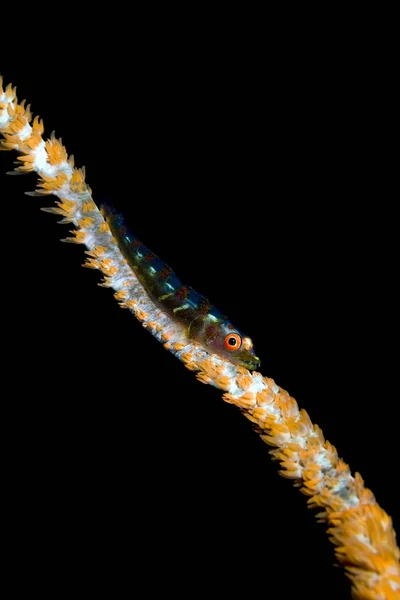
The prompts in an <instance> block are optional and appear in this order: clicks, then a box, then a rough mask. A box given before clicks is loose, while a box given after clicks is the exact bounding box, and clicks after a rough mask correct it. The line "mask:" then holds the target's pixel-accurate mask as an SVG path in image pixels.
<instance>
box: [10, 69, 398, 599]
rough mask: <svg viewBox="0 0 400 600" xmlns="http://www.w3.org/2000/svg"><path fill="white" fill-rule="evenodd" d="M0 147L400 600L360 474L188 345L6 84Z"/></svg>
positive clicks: (368, 572)
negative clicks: (33, 178)
mask: <svg viewBox="0 0 400 600" xmlns="http://www.w3.org/2000/svg"><path fill="white" fill-rule="evenodd" d="M0 132H1V133H2V136H3V140H2V141H1V148H2V149H4V150H16V151H17V152H19V156H18V161H19V163H21V164H20V165H19V166H18V167H17V169H16V171H18V172H22V173H26V172H30V171H34V172H36V173H37V174H38V177H39V183H38V186H37V189H36V190H35V191H34V192H31V193H30V195H35V196H36V195H38V196H45V195H49V194H54V195H55V196H57V198H58V200H57V206H56V207H54V208H46V209H43V210H46V211H47V212H52V213H54V214H57V215H60V216H61V217H62V222H63V223H71V224H72V225H73V226H74V229H73V231H72V232H71V236H70V237H67V238H66V239H65V240H64V241H66V242H70V243H77V244H84V245H85V246H86V247H87V251H86V254H87V258H86V262H85V265H84V266H86V267H88V268H92V269H98V270H100V271H101V272H102V274H103V275H104V282H103V285H104V286H107V287H111V288H113V289H114V290H115V297H116V299H117V300H118V302H119V303H120V304H121V306H122V307H124V308H128V309H129V310H130V311H132V312H133V313H134V314H135V316H136V317H137V319H139V321H141V322H142V324H143V326H144V327H146V328H147V329H149V331H150V332H151V333H152V334H153V335H154V336H155V337H156V338H157V339H158V340H159V341H160V342H161V343H163V345H164V347H165V348H166V349H168V350H170V351H171V352H173V354H175V355H176V356H177V357H178V358H179V359H180V360H181V361H182V362H183V363H184V365H185V366H186V367H187V368H188V369H190V370H192V371H195V372H196V377H197V378H198V379H199V380H200V381H201V382H202V383H207V384H211V385H213V386H215V387H217V388H219V389H220V390H222V391H223V392H224V393H223V399H224V400H225V402H228V403H231V404H235V405H236V406H237V407H238V408H240V410H241V411H242V412H243V414H244V415H245V416H246V417H247V419H249V420H250V421H251V422H252V423H253V424H254V426H255V428H256V430H257V431H258V433H259V434H260V436H261V438H262V439H263V440H264V441H265V442H266V443H267V444H269V445H270V446H271V447H272V449H271V450H270V454H271V455H272V457H273V458H274V459H275V460H278V461H279V462H280V465H281V470H280V474H281V475H282V476H283V477H286V478H288V479H291V480H293V482H294V485H295V486H296V487H299V488H300V490H301V491H302V492H303V493H304V494H305V495H306V496H307V497H308V505H309V506H310V508H316V509H318V513H317V518H318V519H319V521H321V522H325V523H327V524H328V533H329V539H330V540H331V542H332V543H333V544H334V545H335V551H336V556H337V559H338V561H339V562H340V563H341V564H342V565H343V566H344V568H345V569H346V572H347V575H348V577H349V578H350V579H351V582H352V593H353V597H354V598H356V599H358V600H383V599H386V600H395V599H397V600H399V599H400V564H399V558H400V551H399V548H398V546H397V545H396V538H395V533H394V530H393V527H392V521H391V518H390V517H389V516H388V515H387V514H386V513H385V511H384V510H383V509H382V508H380V506H379V505H378V504H377V502H376V500H375V498H374V495H373V494H372V492H371V491H370V490H369V489H367V488H365V486H364V482H363V480H362V478H361V476H360V475H359V474H358V473H356V474H355V475H354V476H353V475H352V474H351V472H350V469H349V467H348V465H347V464H346V463H344V462H343V461H342V460H341V459H340V458H339V457H338V454H337V451H336V449H335V448H334V447H333V446H332V445H331V444H330V443H329V442H328V441H326V440H325V439H324V436H323V434H322V431H321V430H320V428H319V427H318V426H317V425H314V424H313V423H312V422H311V420H310V418H309V416H308V414H307V413H306V411H305V410H303V409H301V410H300V409H299V407H298V405H297V403H296V401H295V400H294V399H293V398H292V397H291V396H290V395H289V394H288V393H287V392H286V391H285V390H283V389H281V388H280V387H279V386H277V385H276V384H275V382H274V381H273V380H272V379H269V378H267V377H263V376H262V375H261V374H260V373H257V372H252V373H250V372H249V371H247V370H246V369H243V368H241V367H236V366H234V365H233V364H232V363H230V362H228V361H225V360H223V359H221V358H219V357H218V356H216V355H214V354H211V353H208V352H207V351H206V350H205V349H204V348H203V347H201V346H200V345H198V344H196V343H194V342H193V341H191V340H188V339H187V337H186V335H185V331H184V329H183V328H181V327H180V326H179V325H177V323H176V322H174V321H173V320H172V318H171V317H169V316H168V315H166V314H165V313H164V312H163V311H162V310H161V309H160V308H159V307H157V306H155V305H154V304H153V302H152V301H151V299H150V298H149V297H148V295H147V294H146V292H145V290H144V288H143V286H142V285H141V283H140V282H139V281H138V279H137V277H136V275H135V273H134V272H133V271H132V269H131V267H130V266H129V265H128V264H127V262H126V260H125V259H124V257H123V256H122V254H121V253H120V250H119V248H118V245H117V243H116V241H115V240H114V238H113V236H112V234H111V232H110V229H109V227H108V225H107V223H106V222H105V220H104V218H103V216H102V214H101V212H100V210H99V209H98V207H97V206H96V204H95V203H94V201H93V199H92V195H91V190H90V188H89V186H88V185H87V184H86V182H85V170H84V169H77V168H75V166H74V160H73V158H72V157H68V155H67V152H66V150H65V148H64V146H63V144H62V142H61V140H58V139H57V138H56V137H55V136H54V135H51V137H50V139H48V140H47V141H44V139H43V138H42V134H43V123H42V122H41V121H40V120H39V119H38V117H35V118H34V119H33V121H32V115H31V112H30V109H29V106H28V107H25V103H24V102H22V103H18V100H17V97H16V90H15V89H14V88H13V87H12V86H11V85H9V86H8V87H7V88H6V89H5V90H4V89H3V87H2V79H1V78H0Z"/></svg>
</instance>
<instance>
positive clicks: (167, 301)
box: [101, 205, 260, 370]
mask: <svg viewBox="0 0 400 600" xmlns="http://www.w3.org/2000/svg"><path fill="white" fill-rule="evenodd" d="M101 211H102V214H103V217H104V218H105V220H106V222H107V223H108V225H109V227H110V229H111V232H112V234H113V236H114V238H115V240H116V241H117V244H118V247H119V249H120V250H121V252H122V254H123V255H124V257H125V258H126V260H127V261H128V263H129V264H130V265H131V267H132V269H133V270H134V272H135V274H136V275H137V277H138V279H139V281H140V283H141V284H142V285H143V287H144V288H145V290H146V292H147V293H148V294H149V296H150V298H151V299H152V300H153V301H154V302H155V304H156V305H157V306H159V307H160V308H161V309H163V310H165V311H166V312H167V313H168V314H169V315H171V316H173V318H174V319H176V321H177V322H178V323H180V324H181V325H183V326H184V327H185V328H186V332H187V336H188V338H189V339H190V340H195V341H197V342H198V343H200V344H201V345H202V346H204V348H205V349H206V350H208V351H210V352H215V353H216V354H218V355H219V356H221V357H223V358H226V359H228V360H230V361H231V362H233V363H235V364H238V365H240V366H243V367H246V368H247V369H250V370H253V369H256V368H257V367H258V366H259V365H260V361H259V359H258V358H257V356H255V353H254V350H253V343H252V341H251V340H250V338H248V337H246V336H244V335H243V334H242V333H241V332H240V331H239V330H238V329H237V328H236V327H234V326H233V325H232V323H231V322H230V321H229V319H227V318H226V317H225V316H224V315H223V314H222V313H221V312H220V311H219V310H218V309H217V308H216V307H215V306H213V305H212V304H211V303H210V302H209V301H208V300H207V298H206V297H205V296H203V295H202V294H199V293H198V292H196V291H195V290H194V289H193V288H192V287H190V286H188V285H184V284H183V283H182V281H181V280H180V279H179V277H178V276H177V275H176V274H175V272H174V271H173V270H172V269H171V268H170V267H169V266H168V265H167V264H166V263H165V262H164V261H162V260H161V259H160V258H159V257H158V256H156V255H155V254H154V253H153V252H152V251H151V250H149V248H147V246H145V244H143V243H142V242H141V241H140V240H139V239H138V238H137V237H136V236H135V234H134V233H132V231H130V229H129V228H128V227H127V226H126V224H125V220H124V217H123V216H122V214H121V213H119V212H117V211H115V210H114V209H113V208H110V207H109V206H108V205H102V207H101Z"/></svg>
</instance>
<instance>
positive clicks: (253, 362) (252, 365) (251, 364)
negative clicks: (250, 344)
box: [241, 356, 261, 371]
mask: <svg viewBox="0 0 400 600" xmlns="http://www.w3.org/2000/svg"><path fill="white" fill-rule="evenodd" d="M241 362H242V365H243V366H244V367H246V369H249V371H254V370H255V369H258V367H259V366H260V365H261V360H260V359H259V358H258V356H255V357H254V358H252V359H249V360H243V361H241Z"/></svg>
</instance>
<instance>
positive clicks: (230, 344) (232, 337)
mask: <svg viewBox="0 0 400 600" xmlns="http://www.w3.org/2000/svg"><path fill="white" fill-rule="evenodd" d="M241 345H242V338H241V336H240V335H239V334H238V333H228V335H227V336H226V338H225V340H224V346H225V348H226V349H227V350H230V351H231V352H234V351H235V350H239V348H240V346H241Z"/></svg>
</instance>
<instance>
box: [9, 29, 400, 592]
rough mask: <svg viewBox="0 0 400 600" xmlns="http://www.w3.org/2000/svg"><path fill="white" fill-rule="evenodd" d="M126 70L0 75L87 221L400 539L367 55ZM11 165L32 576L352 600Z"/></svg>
mask: <svg viewBox="0 0 400 600" xmlns="http://www.w3.org/2000/svg"><path fill="white" fill-rule="evenodd" d="M189 37H190V36H189ZM133 47H134V49H135V51H134V52H133V53H132V56H131V57H129V58H128V57H127V56H126V54H124V53H123V52H121V53H119V52H118V50H114V51H113V52H111V50H110V45H109V44H107V43H105V44H104V49H103V50H102V51H99V48H98V47H97V48H96V49H95V50H93V52H91V51H90V50H89V51H88V52H87V53H86V54H85V55H84V56H82V57H80V58H79V59H75V57H73V58H71V59H69V60H61V59H60V60H59V61H54V66H51V67H47V68H44V64H45V62H46V56H47V55H48V54H51V53H52V52H55V50H51V49H50V48H49V47H43V56H42V63H38V64H35V62H33V61H25V65H24V66H23V63H19V64H17V63H15V64H10V65H8V64H5V65H4V66H3V65H2V66H1V68H2V69H3V76H4V77H5V82H6V83H8V82H9V81H12V83H13V84H15V85H17V86H18V96H19V98H20V99H22V98H27V100H28V102H30V103H31V104H32V108H33V111H34V114H40V116H41V117H43V119H44V121H45V128H46V133H47V134H50V132H51V131H52V130H55V131H56V134H57V136H61V137H62V139H63V142H64V143H65V144H66V146H67V150H68V152H69V153H70V154H71V153H73V154H74V155H75V158H76V164H77V165H78V166H82V165H85V166H86V168H87V181H88V183H89V184H90V185H91V187H92V189H93V194H94V198H95V200H96V199H97V198H98V197H103V196H106V197H107V198H108V199H109V201H110V202H111V203H114V204H115V205H116V206H117V207H118V208H120V209H122V210H123V211H124V213H125V216H126V219H127V221H128V222H129V223H130V225H131V228H132V229H133V230H134V231H135V232H136V233H137V235H138V236H139V237H140V238H141V239H142V240H143V241H144V242H145V243H146V244H147V245H148V246H149V247H150V248H151V249H152V250H153V251H155V252H156V253H157V254H158V255H159V256H161V257H162V258H163V259H164V260H165V261H166V262H167V263H168V264H170V265H171V266H172V267H173V268H174V269H175V271H176V272H177V273H178V275H179V276H180V277H181V279H182V280H183V281H185V282H187V283H188V284H190V285H192V286H193V287H194V288H195V289H198V290H199V291H201V292H202V293H204V294H205V295H207V296H208V297H209V298H210V299H211V300H212V301H213V303H214V304H216V305H217V306H218V307H219V308H220V309H221V310H222V311H223V312H225V314H227V315H229V317H230V318H231V319H232V321H233V322H235V323H236V324H237V325H238V327H240V328H241V329H242V330H243V331H245V332H246V333H248V334H249V335H251V337H252V338H253V340H254V343H255V347H256V350H257V353H258V355H259V356H260V358H261V360H262V368H261V371H262V373H263V374H265V375H268V376H270V377H272V378H274V380H275V381H276V382H277V383H278V385H280V386H281V387H283V388H285V389H287V390H288V391H289V392H290V394H291V395H293V396H294V397H295V398H296V400H297V401H298V402H299V404H300V406H301V407H303V408H305V409H306V410H307V412H308V413H309V415H310V417H311V419H312V420H313V421H314V422H316V423H318V424H319V425H320V427H321V428H322V429H323V431H324V434H325V435H326V437H327V439H329V440H330V441H331V442H332V443H333V444H334V445H336V447H337V448H338V451H339V454H340V455H341V456H342V457H343V459H344V460H345V461H346V462H348V463H349V464H350V466H351V469H352V471H353V473H354V472H355V471H359V472H360V473H361V474H362V476H363V477H364V478H365V481H366V484H367V486H368V487H369V488H371V489H372V490H373V492H374V493H375V495H376V497H377V500H378V502H379V503H380V504H381V505H382V507H383V508H384V509H385V510H386V511H387V512H388V513H389V514H391V515H392V516H393V517H394V518H395V526H396V525H397V527H398V526H399V512H398V504H399V502H398V492H397V490H396V487H397V480H398V457H399V454H398V446H397V441H398V439H397V438H398V421H397V417H396V413H397V411H398V404H399V400H400V398H399V389H398V337H399V321H398V302H399V292H398V288H397V279H398V277H397V274H398V227H397V212H396V206H395V199H396V200H397V199H398V185H396V187H392V180H393V177H394V173H395V168H396V172H398V167H397V163H396V166H395V162H394V154H393V150H392V141H391V137H392V135H391V122H392V120H393V114H394V113H393V110H392V106H391V91H390V85H388V78H387V73H385V72H383V71H382V68H381V65H380V64H379V63H378V62H377V61H376V60H375V59H374V53H373V52H371V54H370V55H369V54H367V53H366V51H365V49H364V50H363V51H360V50H359V49H357V48H355V51H354V54H353V55H352V56H351V57H349V56H347V57H339V56H338V52H337V48H336V47H332V48H331V51H327V52H326V54H324V55H323V56H320V55H319V52H317V51H316V49H315V47H312V45H310V47H308V46H307V43H306V42H305V41H304V44H303V45H302V46H301V52H297V50H298V49H292V51H291V52H289V53H288V55H287V56H286V58H285V59H282V55H283V50H284V48H283V46H282V47H281V48H279V49H276V47H275V48H273V47H271V46H269V45H268V44H267V45H266V46H265V47H263V46H262V45H260V47H256V46H255V47H252V48H251V49H250V51H249V48H247V50H248V52H244V49H243V48H242V47H241V45H240V44H238V47H237V50H236V51H233V50H232V47H231V46H230V47H229V48H228V47H221V48H220V50H219V52H217V53H214V52H210V51H209V44H208V40H207V39H206V38H204V39H203V40H202V41H201V43H200V44H199V45H198V47H197V48H196V50H193V51H192V50H191V51H190V52H187V51H186V50H187V46H186V43H185V44H183V43H182V42H176V41H174V40H173V39H171V40H169V41H168V43H166V44H165V45H163V44H160V46H154V44H153V40H152V39H149V41H148V42H147V44H146V43H144V44H142V45H134V46H133ZM46 53H48V54H46ZM53 58H54V56H53ZM278 58H279V60H278ZM15 159H16V155H15V154H13V153H1V155H0V165H1V168H0V198H1V205H2V238H3V244H4V245H3V250H2V252H3V265H2V271H3V318H4V322H3V343H4V346H3V351H4V353H5V356H4V362H3V368H4V375H5V381H8V386H9V387H8V388H5V398H4V401H3V404H4V406H5V408H4V411H5V415H4V425H3V427H4V428H5V433H6V436H7V437H6V439H8V440H9V443H8V444H7V448H6V451H5V456H4V459H5V463H6V465H10V473H9V475H8V474H7V475H6V477H7V481H8V477H9V478H10V479H9V481H10V485H9V486H8V490H9V494H10V498H11V500H10V519H11V521H12V522H13V523H14V526H15V529H16V532H17V538H19V536H21V538H22V539H23V540H24V548H26V550H27V553H28V555H29V553H30V552H32V554H34V553H35V551H36V549H37V545H36V540H37V539H41V540H43V539H44V540H45V541H46V543H47V545H48V548H49V550H50V551H51V549H52V548H54V549H55V553H56V554H57V553H58V551H59V550H58V549H59V547H60V540H61V545H62V546H64V544H65V547H69V545H70V544H71V545H72V547H73V548H74V550H73V556H74V558H73V559H71V570H72V571H75V570H78V571H79V570H80V569H82V570H86V569H88V570H90V567H89V566H88V564H89V562H90V560H91V559H93V557H95V558H94V561H96V557H97V556H98V561H99V563H100V564H101V563H102V561H104V563H105V564H111V563H112V562H113V560H115V562H116V564H118V565H119V566H118V567H117V568H116V569H117V571H118V570H120V574H121V579H122V580H124V578H126V574H127V573H129V572H132V576H133V577H134V578H135V584H136V583H137V584H138V585H142V584H145V585H147V586H148V589H149V590H150V592H151V591H152V590H153V589H155V587H156V586H157V585H162V587H163V588H164V589H165V590H166V591H167V592H168V591H169V592H170V591H182V590H186V591H187V590H189V595H191V593H192V592H193V593H194V592H199V590H200V589H202V590H204V591H205V593H211V592H215V593H219V591H221V593H223V594H224V595H225V594H226V595H227V594H228V593H230V591H231V590H232V591H233V592H234V591H236V592H237V591H238V590H241V589H244V591H245V593H246V594H247V596H248V597H253V596H255V595H256V594H257V595H258V594H260V593H263V594H264V593H265V594H266V595H267V596H268V597H274V598H276V597H285V598H286V597H287V598H292V597H293V598H294V597H297V594H298V593H299V590H301V591H302V593H304V594H305V595H306V597H307V598H310V599H312V598H321V597H324V598H331V597H332V598H339V597H340V598H347V597H349V586H348V583H347V582H346V580H345V578H344V576H343V572H342V570H340V569H335V568H334V567H333V566H332V565H333V563H334V557H333V549H332V546H331V544H330V543H329V541H328V539H327V536H326V534H325V528H324V526H323V525H318V524H316V523H315V518H314V515H313V513H312V512H311V511H308V510H307V508H306V499H305V497H304V496H303V495H302V494H300V493H299V492H298V490H296V489H294V488H293V487H292V485H291V483H290V482H288V481H287V480H285V479H283V478H281V477H280V476H279V475H278V473H277V470H278V469H277V465H276V464H275V463H273V462H272V461H271V460H270V457H269V455H268V447H267V446H266V445H265V444H264V443H263V442H262V441H261V440H260V439H259V437H258V436H257V435H256V434H255V433H254V432H253V431H252V428H251V425H250V423H249V422H248V421H247V420H246V419H245V418H244V417H243V416H242V415H241V414H240V412H239V410H238V409H237V408H235V407H233V406H230V405H227V404H225V403H224V402H222V400H221V394H220V393H219V392H218V391H217V390H215V389H212V388H209V387H206V386H203V385H202V384H200V383H198V382H197V381H196V379H195V377H194V376H193V374H192V373H190V372H189V371H186V369H184V367H183V366H182V365H181V364H180V363H179V361H177V360H176V359H175V358H174V357H173V356H172V355H171V354H169V353H168V352H166V351H165V350H164V349H163V348H162V346H161V345H160V344H158V343H157V342H156V341H155V340H154V339H153V338H152V337H151V336H150V335H149V334H148V333H147V332H146V331H145V330H143V329H142V327H141V326H140V325H139V324H138V323H137V322H136V321H135V319H134V318H133V316H132V315H131V314H129V313H128V311H123V310H121V309H120V308H119V307H118V305H117V303H116V301H115V300H114V299H113V297H112V292H111V291H110V290H104V289H101V288H100V287H97V285H96V283H97V282H98V281H99V275H98V274H97V273H95V272H92V271H90V270H86V269H81V268H80V265H81V264H82V262H83V248H82V247H79V246H72V245H67V244H61V243H59V241H58V240H59V239H60V238H61V237H65V236H66V235H67V230H68V228H67V227H65V226H59V225H57V224H56V218H55V217H53V216H52V215H49V214H45V213H42V212H41V211H40V210H39V207H40V206H41V205H51V201H50V198H49V199H48V201H46V200H41V199H37V198H31V197H28V196H25V195H24V192H25V191H27V190H32V189H34V187H35V182H36V178H35V176H34V175H28V176H25V177H10V176H7V175H6V174H5V173H6V171H9V170H11V169H12V168H13V161H14V160H15ZM396 183H397V182H396ZM6 493H8V492H6ZM11 506H12V508H11ZM71 552H72V551H71ZM49 554H50V555H51V552H49ZM46 560H49V561H51V558H49V557H47V558H46ZM85 561H87V562H85ZM56 564H57V561H55V564H54V565H53V566H52V568H53V569H57V567H56V566H55V565H56ZM146 568H152V569H153V572H154V576H151V577H149V576H148V574H146V575H141V572H142V570H143V571H144V572H145V571H146ZM132 569H133V571H131V570H132ZM156 574H157V575H156ZM188 582H190V584H189V588H188ZM115 585H116V586H118V584H117V583H116V584H115ZM192 586H193V587H192ZM272 590H275V591H274V592H273V591H272ZM276 590H278V593H277V591H276ZM322 590H323V591H322ZM321 594H322V596H321Z"/></svg>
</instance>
